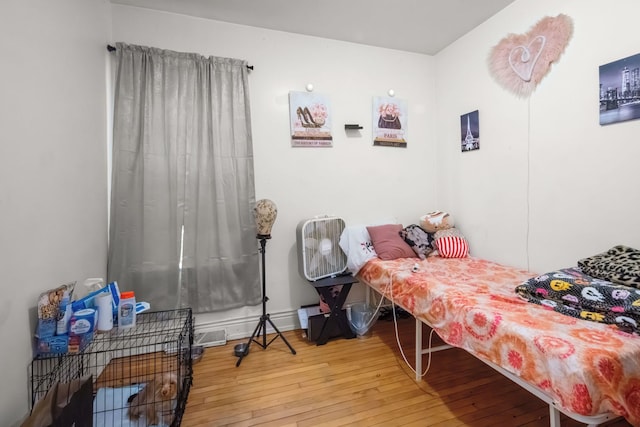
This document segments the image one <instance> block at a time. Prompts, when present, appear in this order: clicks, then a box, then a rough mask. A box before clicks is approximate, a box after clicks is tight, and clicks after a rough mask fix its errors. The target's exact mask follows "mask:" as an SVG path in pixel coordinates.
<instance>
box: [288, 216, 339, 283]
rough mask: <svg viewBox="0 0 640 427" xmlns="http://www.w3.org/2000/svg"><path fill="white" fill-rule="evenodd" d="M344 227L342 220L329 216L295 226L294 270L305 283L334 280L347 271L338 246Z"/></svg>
mask: <svg viewBox="0 0 640 427" xmlns="http://www.w3.org/2000/svg"><path fill="white" fill-rule="evenodd" d="M344 227H345V223H344V220H343V219H342V218H338V217H333V216H327V217H320V218H313V219H310V220H305V221H301V222H300V223H299V224H298V229H297V241H298V242H297V243H298V266H299V270H300V274H302V275H303V276H304V277H305V278H306V279H307V280H311V281H316V280H318V279H322V278H324V277H331V276H336V275H338V274H341V273H343V272H344V271H345V270H346V269H347V257H346V255H345V254H344V252H342V249H341V248H340V245H339V243H340V235H341V234H342V231H343V230H344Z"/></svg>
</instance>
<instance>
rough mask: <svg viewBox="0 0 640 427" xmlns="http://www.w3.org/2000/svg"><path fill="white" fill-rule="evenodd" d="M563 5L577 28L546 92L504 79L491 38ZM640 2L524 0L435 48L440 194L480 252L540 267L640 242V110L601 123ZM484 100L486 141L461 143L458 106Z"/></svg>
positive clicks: (469, 107) (630, 50)
mask: <svg viewBox="0 0 640 427" xmlns="http://www.w3.org/2000/svg"><path fill="white" fill-rule="evenodd" d="M559 13H564V14H567V15H569V16H570V17H571V18H573V21H574V35H573V38H572V40H571V41H570V44H569V45H568V47H567V49H566V51H565V53H564V55H563V56H562V57H561V58H560V60H559V61H558V62H557V63H556V64H554V65H553V66H552V70H551V72H550V73H549V74H548V75H547V76H546V77H545V78H544V80H543V81H542V82H541V84H540V85H539V86H538V88H537V89H536V91H535V92H534V93H533V94H532V95H531V96H530V98H529V99H519V98H517V97H515V96H514V95H512V94H511V93H509V92H507V91H506V90H504V89H502V88H501V87H500V86H498V84H497V83H496V82H495V81H494V80H493V79H492V77H491V76H490V75H489V73H488V68H487V62H486V59H487V56H488V53H489V51H490V49H491V48H492V47H493V46H494V45H496V44H497V43H498V42H499V41H500V40H501V39H502V37H504V36H505V35H507V34H508V33H524V32H526V31H527V30H528V29H529V28H530V27H532V26H533V25H534V24H535V23H536V22H537V21H538V20H539V19H540V18H542V17H544V16H556V15H557V14H559ZM638 13H640V3H638V2H637V1H635V0H616V1H613V2H608V3H607V4H606V5H605V4H604V3H602V2H600V1H597V0H581V1H571V0H563V1H557V0H553V1H552V0H535V1H534V0H519V1H516V2H515V3H513V4H511V5H510V6H509V7H507V8H506V9H505V10H503V11H502V12H501V13H499V14H498V15H496V16H494V17H493V18H491V19H490V20H489V21H487V22H486V23H484V24H483V25H481V26H479V27H478V28H476V29H475V30H473V31H472V32H470V33H468V34H467V35H465V36H464V37H462V38H461V39H459V40H458V41H457V42H456V43H454V44H453V45H451V46H449V47H448V48H446V49H445V50H443V51H442V52H440V53H439V54H438V55H437V56H436V68H437V71H436V81H437V82H438V85H437V92H436V100H437V123H438V128H437V132H438V144H439V145H438V147H439V153H438V159H439V160H440V162H438V171H439V174H438V176H439V178H440V179H439V181H438V188H439V193H438V200H439V202H440V207H441V208H442V209H446V210H449V211H450V212H452V213H453V214H454V215H455V217H456V218H457V220H458V224H459V225H460V228H461V229H462V230H463V232H464V233H465V235H466V236H467V237H468V238H469V240H470V245H471V249H472V251H473V252H474V254H476V255H480V256H483V257H486V258H490V259H495V260H498V261H502V262H505V263H508V264H512V265H517V266H521V267H527V266H529V268H531V269H532V270H533V271H537V272H542V271H548V270H551V269H555V268H562V267H567V266H571V265H575V264H576V261H577V260H578V259H580V258H582V257H585V256H589V255H593V254H596V253H599V252H602V251H605V250H607V249H609V248H610V247H611V246H614V245H616V244H626V245H629V246H632V247H640V227H638V220H637V212H638V210H639V209H640V191H639V190H638V187H637V182H638V175H637V174H638V172H637V171H638V158H640V139H639V138H638V135H639V134H640V120H635V121H630V122H625V123H618V124H613V125H608V126H600V125H599V124H598V123H599V122H598V111H599V110H598V96H599V77H598V66H599V65H602V64H606V63H609V62H612V61H615V60H618V59H621V58H624V57H627V56H631V55H635V54H637V53H638V51H639V49H638V43H637V41H638V35H637V28H636V27H635V26H634V25H627V24H626V20H627V18H626V17H631V16H635V15H637V14H638ZM476 109H478V110H479V112H480V113H479V114H480V135H481V139H480V150H478V151H474V152H467V153H461V152H460V142H459V139H460V115H462V114H465V113H467V112H470V111H473V110H476ZM527 236H528V237H527Z"/></svg>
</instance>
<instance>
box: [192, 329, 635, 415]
mask: <svg viewBox="0 0 640 427" xmlns="http://www.w3.org/2000/svg"><path fill="white" fill-rule="evenodd" d="M424 329H426V328H424ZM398 330H399V335H400V342H401V344H402V348H403V349H404V353H405V354H406V356H407V359H408V360H411V359H412V355H413V345H414V344H413V342H414V320H413V319H400V320H399V321H398ZM303 333H304V331H302V330H297V331H289V332H285V333H284V336H285V337H286V339H287V340H288V341H289V343H290V344H291V345H292V346H293V347H294V349H295V350H296V352H297V354H296V355H292V354H291V352H290V351H289V349H288V348H287V346H286V345H285V343H284V341H283V340H282V339H280V338H278V339H276V340H275V341H274V342H273V343H271V344H270V345H269V346H268V347H267V349H266V350H265V349H262V348H261V347H260V346H258V345H255V344H252V345H251V349H250V350H251V351H250V353H249V355H248V356H247V357H245V358H244V360H243V361H242V363H241V365H240V366H239V367H236V366H235V363H236V361H237V358H236V357H235V356H234V355H233V347H234V345H235V344H237V343H239V342H246V340H239V341H230V342H228V343H227V345H225V346H220V347H210V348H207V349H206V350H205V353H204V355H203V357H202V360H201V361H200V362H199V363H197V364H196V365H194V382H193V387H192V388H191V393H190V395H189V400H188V403H187V409H186V412H185V415H184V417H183V420H182V425H183V426H185V427H197V426H254V425H259V426H278V427H282V426H298V427H304V426H332V427H333V426H342V425H348V426H421V427H426V426H471V427H485V426H509V427H511V426H527V427H534V426H535V427H537V426H540V427H543V426H544V427H546V426H548V425H549V414H548V406H547V405H546V404H545V403H544V402H542V401H541V400H539V399H538V398H536V397H535V396H533V395H532V394H530V393H529V392H527V391H526V390H524V389H522V388H521V387H520V386H518V385H516V384H514V383H513V382H512V381H510V380H508V379H506V378H505V377H503V376H501V375H500V374H498V373H497V372H495V371H494V370H493V369H491V368H490V367H488V366H486V365H485V364H484V363H482V362H480V361H478V360H477V359H475V358H474V357H473V356H471V355H469V354H468V353H466V352H464V351H462V350H458V349H450V350H446V351H442V352H438V353H435V354H434V355H433V356H432V361H431V367H430V369H429V372H428V373H427V375H426V376H425V377H424V378H423V380H422V381H420V382H418V383H416V382H415V381H414V374H413V372H411V370H410V368H409V367H408V366H407V365H406V364H405V362H404V361H403V360H402V356H401V353H400V350H399V349H398V345H397V344H396V337H395V333H394V326H393V322H392V321H383V320H379V321H378V322H377V323H376V325H375V326H374V327H373V329H372V331H370V332H369V334H368V336H366V337H363V338H355V339H351V340H346V339H342V338H336V339H332V340H330V341H329V342H328V343H327V344H326V345H324V346H316V345H315V344H314V343H311V342H309V341H307V340H306V338H305V337H303ZM268 338H271V336H268ZM424 342H427V341H426V336H425V341H424ZM424 358H425V361H424V362H423V363H424V365H423V368H426V366H427V362H426V359H427V356H424ZM582 425H583V424H581V423H578V422H576V421H574V420H571V419H569V418H567V417H565V416H564V415H563V416H562V427H576V426H582ZM606 425H607V426H615V427H628V426H630V424H629V423H627V422H626V421H624V420H615V421H612V422H609V423H607V424H606Z"/></svg>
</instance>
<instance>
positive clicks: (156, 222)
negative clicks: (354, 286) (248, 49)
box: [107, 43, 261, 312]
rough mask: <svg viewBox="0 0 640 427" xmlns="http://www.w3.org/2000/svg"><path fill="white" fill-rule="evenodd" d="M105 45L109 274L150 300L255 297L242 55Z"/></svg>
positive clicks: (206, 302) (221, 301) (163, 304)
mask: <svg viewBox="0 0 640 427" xmlns="http://www.w3.org/2000/svg"><path fill="white" fill-rule="evenodd" d="M116 55H117V71H116V83H115V108H114V131H113V173H112V193H111V218H110V230H109V238H110V239H109V241H110V245H109V257H108V271H107V274H108V279H109V280H110V281H112V280H116V281H118V284H119V285H120V289H121V290H133V291H135V292H136V297H137V299H138V300H144V301H148V302H149V303H150V304H151V307H152V309H153V310H162V309H172V308H176V307H187V306H188V307H192V308H193V310H194V311H195V312H212V311H221V310H227V309H230V308H235V307H241V306H245V305H256V304H259V303H260V301H261V294H260V286H259V273H258V265H259V264H258V262H259V261H258V252H257V244H256V239H255V236H256V229H255V223H254V219H253V213H252V209H253V205H254V203H255V189H254V180H253V151H252V140H251V117H250V110H249V92H248V78H247V77H248V76H247V73H248V71H247V68H246V62H245V61H241V60H236V59H229V58H216V57H208V58H205V57H203V56H201V55H197V54H192V53H179V52H172V51H167V50H161V49H156V48H149V47H142V46H134V45H127V44H123V43H118V44H117V45H116Z"/></svg>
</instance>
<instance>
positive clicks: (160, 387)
mask: <svg viewBox="0 0 640 427" xmlns="http://www.w3.org/2000/svg"><path fill="white" fill-rule="evenodd" d="M177 395H178V377H177V375H176V374H174V373H169V372H166V373H163V374H160V375H156V377H155V378H154V380H153V381H150V382H148V383H147V385H146V386H145V387H144V388H143V389H142V390H140V391H139V392H138V393H137V394H134V395H132V396H131V397H130V398H129V401H130V405H129V410H128V415H129V418H130V419H132V420H138V419H139V418H140V416H142V415H144V416H145V419H146V421H147V425H148V426H149V425H157V424H159V423H160V421H162V422H163V423H165V424H171V421H172V420H173V411H174V409H175V406H176V397H177Z"/></svg>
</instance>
